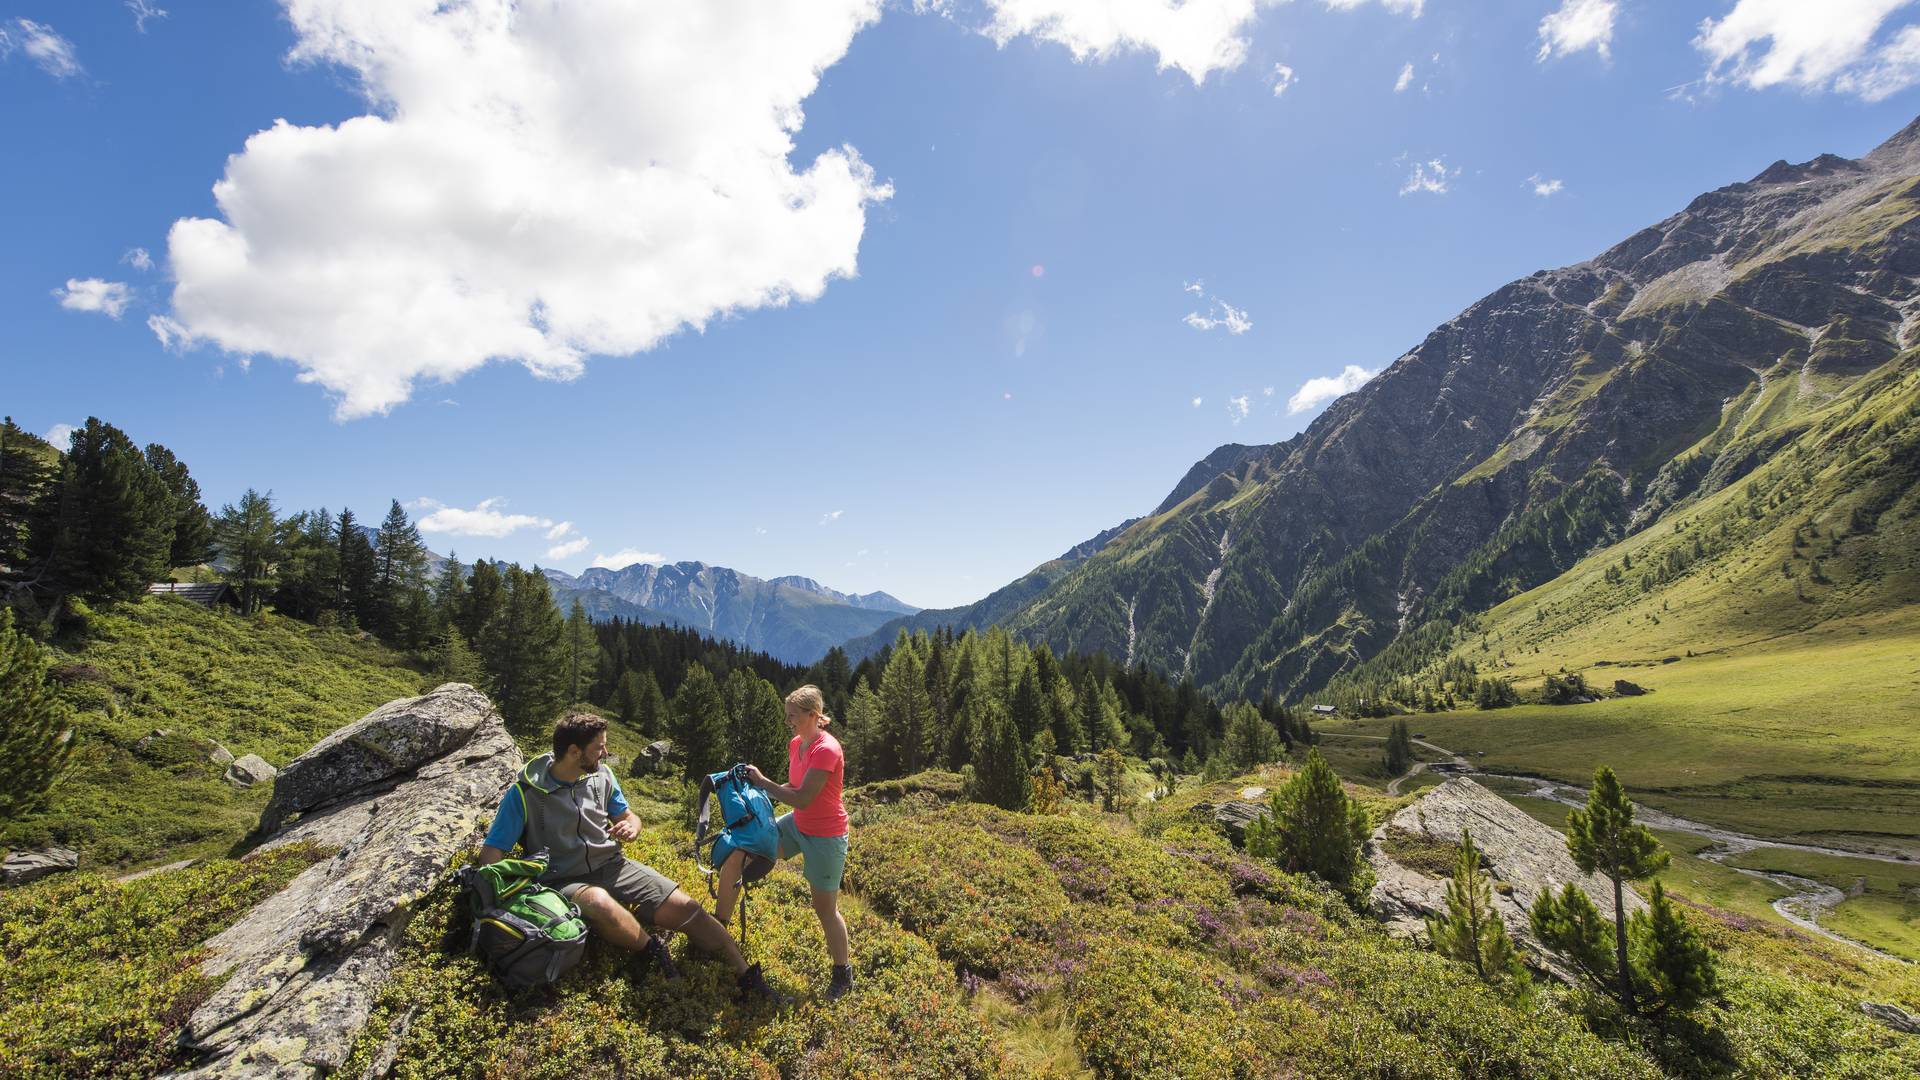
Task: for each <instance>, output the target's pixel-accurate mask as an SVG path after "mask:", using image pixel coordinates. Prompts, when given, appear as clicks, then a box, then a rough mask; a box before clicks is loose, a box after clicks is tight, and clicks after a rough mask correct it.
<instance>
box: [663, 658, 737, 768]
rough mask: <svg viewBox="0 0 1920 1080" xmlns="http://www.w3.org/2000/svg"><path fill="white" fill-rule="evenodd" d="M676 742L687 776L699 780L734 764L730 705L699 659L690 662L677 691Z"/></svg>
mask: <svg viewBox="0 0 1920 1080" xmlns="http://www.w3.org/2000/svg"><path fill="white" fill-rule="evenodd" d="M669 711H670V713H671V714H672V716H673V746H674V749H675V750H676V751H678V752H679V754H680V760H681V761H682V762H683V763H684V764H685V768H686V776H687V778H688V779H690V780H697V779H699V778H700V777H702V776H706V775H708V774H709V773H716V772H719V771H720V770H721V769H724V768H726V767H727V766H728V765H731V764H732V762H730V761H728V760H727V752H728V749H729V747H728V739H729V734H730V733H729V732H728V730H727V727H728V724H727V706H726V702H725V701H724V700H722V698H721V696H720V688H719V686H717V685H716V684H715V683H714V681H713V674H712V673H711V672H709V671H708V670H707V669H706V668H705V667H704V666H703V665H701V664H700V663H699V662H698V661H696V662H694V663H691V664H688V665H687V675H686V678H684V679H681V680H680V689H678V690H676V691H675V692H674V695H673V704H672V705H671V706H670V709H669Z"/></svg>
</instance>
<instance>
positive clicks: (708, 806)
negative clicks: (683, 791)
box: [693, 776, 719, 887]
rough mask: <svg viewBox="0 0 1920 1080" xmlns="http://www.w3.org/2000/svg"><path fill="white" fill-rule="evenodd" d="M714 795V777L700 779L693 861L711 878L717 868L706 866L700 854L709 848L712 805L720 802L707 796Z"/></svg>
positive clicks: (694, 827)
mask: <svg viewBox="0 0 1920 1080" xmlns="http://www.w3.org/2000/svg"><path fill="white" fill-rule="evenodd" d="M712 794H713V777H711V776H703V777H701V778H700V795H699V799H700V816H699V817H697V818H695V819H694V823H693V861H694V865H695V866H698V867H699V868H700V872H701V873H703V874H707V875H709V876H711V875H712V874H713V872H714V869H715V868H714V867H711V866H708V865H706V864H705V863H704V862H703V861H702V860H701V858H700V853H701V851H703V850H705V849H706V846H707V829H708V827H709V825H710V824H711V822H712V814H713V806H712V803H714V802H718V801H719V800H718V799H713V800H709V799H708V798H707V796H709V795H712ZM707 884H708V886H709V887H711V886H712V884H713V883H712V882H711V881H709V882H708V883H707Z"/></svg>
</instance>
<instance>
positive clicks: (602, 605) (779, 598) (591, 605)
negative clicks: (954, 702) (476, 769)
mask: <svg viewBox="0 0 1920 1080" xmlns="http://www.w3.org/2000/svg"><path fill="white" fill-rule="evenodd" d="M546 574H547V578H548V580H550V581H552V582H553V583H554V586H555V588H554V596H555V599H556V600H557V601H558V602H559V603H560V605H561V606H562V607H563V608H564V607H567V606H569V605H571V604H572V602H573V600H574V599H575V598H578V599H579V600H580V601H581V602H582V604H583V605H585V606H586V608H587V611H588V614H589V615H592V616H594V617H595V618H610V617H613V616H615V615H618V616H621V617H624V618H629V619H636V620H639V621H645V622H667V623H671V624H674V625H678V626H686V627H689V628H692V629H695V630H698V631H700V632H701V633H703V634H707V635H709V636H711V637H716V638H725V639H728V640H731V641H736V642H739V643H740V644H741V645H744V646H746V647H747V648H749V649H756V650H759V651H761V652H765V653H768V654H769V655H772V656H774V657H776V658H778V659H781V660H785V661H788V662H790V663H796V664H811V663H812V662H814V661H815V660H818V659H820V657H821V656H823V655H825V653H826V651H827V650H828V649H830V648H832V647H833V646H835V645H837V644H839V643H840V642H842V641H845V640H847V639H848V638H852V637H857V636H860V635H863V634H867V633H871V632H872V631H873V630H874V629H875V628H876V627H878V626H880V625H881V624H882V623H885V622H887V621H888V620H890V619H893V618H894V617H895V616H896V615H898V614H899V613H901V612H903V611H905V612H912V611H915V610H917V609H915V608H912V607H910V606H908V605H906V604H903V603H901V602H900V601H899V600H896V599H894V598H893V597H891V596H888V595H887V594H886V593H868V594H866V595H865V596H849V595H847V594H845V593H839V592H835V591H834V590H832V589H829V588H826V587H825V586H823V585H821V584H819V583H818V582H815V581H813V580H811V579H809V578H799V577H784V578H776V579H774V580H772V581H766V580H762V579H761V578H757V577H753V576H752V575H750V574H742V573H740V572H739V571H737V570H730V569H728V568H726V567H724V566H708V565H707V564H706V563H700V562H679V563H672V564H670V565H666V566H655V565H652V564H648V563H636V564H634V565H632V566H628V567H625V568H623V569H620V570H608V569H606V568H604V567H597V566H596V567H592V568H590V569H588V570H587V571H585V572H584V573H582V574H581V575H580V576H579V577H573V576H571V575H568V574H564V573H561V572H560V571H558V570H549V571H547V572H546Z"/></svg>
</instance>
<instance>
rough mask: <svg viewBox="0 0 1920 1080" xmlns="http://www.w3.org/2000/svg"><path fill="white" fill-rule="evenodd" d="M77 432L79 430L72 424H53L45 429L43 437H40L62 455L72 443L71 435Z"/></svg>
mask: <svg viewBox="0 0 1920 1080" xmlns="http://www.w3.org/2000/svg"><path fill="white" fill-rule="evenodd" d="M78 430H80V429H79V428H77V427H75V426H74V425H72V424H55V425H53V426H52V427H50V428H48V429H47V433H46V434H45V435H42V436H40V437H41V438H43V439H45V440H47V442H48V443H50V444H51V445H52V446H53V448H54V449H55V450H59V451H61V452H62V453H64V452H65V451H66V449H67V447H68V446H69V445H70V444H72V442H73V433H74V432H76V431H78Z"/></svg>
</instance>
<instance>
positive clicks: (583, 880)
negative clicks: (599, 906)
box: [546, 858, 679, 922]
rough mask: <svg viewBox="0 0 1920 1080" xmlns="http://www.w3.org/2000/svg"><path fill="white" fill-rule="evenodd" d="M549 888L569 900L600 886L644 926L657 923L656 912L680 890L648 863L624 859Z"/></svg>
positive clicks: (549, 885) (548, 883) (549, 883)
mask: <svg viewBox="0 0 1920 1080" xmlns="http://www.w3.org/2000/svg"><path fill="white" fill-rule="evenodd" d="M546 884H547V886H548V887H549V888H551V889H553V890H555V891H556V892H558V893H559V894H560V895H561V896H564V897H566V898H567V899H569V900H572V899H573V898H574V894H576V893H578V892H579V891H580V890H581V889H584V888H586V887H587V886H589V885H598V886H600V887H601V888H603V889H605V890H607V893H608V895H610V896H612V897H613V898H614V899H615V900H617V901H619V903H620V904H621V906H623V907H627V908H630V909H632V911H633V913H634V915H635V916H637V917H638V918H639V919H640V921H641V922H652V921H653V909H654V908H657V907H659V906H660V905H661V904H664V903H666V901H667V897H669V896H672V895H673V890H675V889H677V888H679V886H678V885H675V884H674V883H673V880H672V879H671V878H669V877H667V876H666V875H665V874H662V873H661V872H660V871H658V870H655V869H654V868H653V867H651V866H648V865H647V864H645V863H638V862H634V861H633V860H632V859H628V858H622V859H620V860H619V861H618V862H611V861H610V862H608V863H607V865H605V866H603V867H601V868H600V869H598V870H594V871H592V872H590V873H586V874H582V875H580V876H578V877H570V878H561V879H559V880H558V881H549V882H547V883H546Z"/></svg>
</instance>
